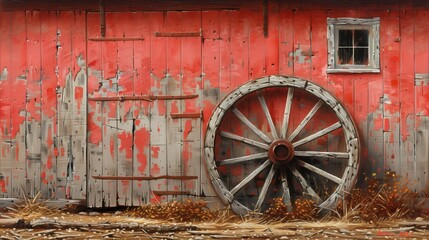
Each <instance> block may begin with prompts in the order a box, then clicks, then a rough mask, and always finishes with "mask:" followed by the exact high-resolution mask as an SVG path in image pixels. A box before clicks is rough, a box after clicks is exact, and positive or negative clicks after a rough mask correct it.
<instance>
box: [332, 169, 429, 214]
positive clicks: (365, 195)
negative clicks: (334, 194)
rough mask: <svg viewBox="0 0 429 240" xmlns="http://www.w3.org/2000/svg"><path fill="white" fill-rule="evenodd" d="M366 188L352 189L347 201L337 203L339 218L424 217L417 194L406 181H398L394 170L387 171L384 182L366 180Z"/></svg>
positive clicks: (371, 179)
mask: <svg viewBox="0 0 429 240" xmlns="http://www.w3.org/2000/svg"><path fill="white" fill-rule="evenodd" d="M366 182H367V183H368V184H367V188H366V189H365V190H362V189H358V188H357V189H354V190H353V191H352V192H351V193H350V197H349V198H348V199H347V201H346V204H340V205H339V207H338V209H337V214H338V213H340V212H341V213H342V214H341V215H339V216H338V217H339V218H341V219H343V220H348V221H364V222H371V221H373V222H375V221H384V220H397V219H413V218H416V217H419V216H422V217H425V215H426V214H425V211H423V210H424V209H422V207H421V205H420V204H419V203H418V199H417V198H418V194H417V193H416V192H414V191H412V190H411V189H410V188H409V185H410V183H409V181H405V182H401V181H400V178H399V177H398V176H397V175H395V174H394V173H389V172H388V173H386V177H385V179H384V181H383V182H381V181H379V180H376V179H373V178H370V179H366Z"/></svg>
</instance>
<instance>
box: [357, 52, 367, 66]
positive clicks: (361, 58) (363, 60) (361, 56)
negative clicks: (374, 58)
mask: <svg viewBox="0 0 429 240" xmlns="http://www.w3.org/2000/svg"><path fill="white" fill-rule="evenodd" d="M354 59H355V64H356V65H368V48H355V56H354Z"/></svg>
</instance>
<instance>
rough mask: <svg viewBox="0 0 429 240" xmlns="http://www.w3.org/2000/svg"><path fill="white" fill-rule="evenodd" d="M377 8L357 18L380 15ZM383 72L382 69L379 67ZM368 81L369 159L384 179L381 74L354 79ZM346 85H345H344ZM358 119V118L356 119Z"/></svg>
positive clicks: (360, 13) (383, 46)
mask: <svg viewBox="0 0 429 240" xmlns="http://www.w3.org/2000/svg"><path fill="white" fill-rule="evenodd" d="M380 14H382V12H381V11H379V10H362V11H358V17H359V18H373V17H380ZM383 37H384V36H383V30H380V38H383ZM385 44H386V41H383V40H380V48H381V49H383V48H385V46H386V45H385ZM383 58H384V52H380V59H383ZM380 71H381V72H383V70H382V69H380ZM362 80H363V81H367V82H368V111H369V112H368V117H367V119H368V129H369V133H368V135H369V138H368V152H369V157H368V158H369V160H370V161H371V162H372V164H371V168H372V172H373V173H376V174H377V178H379V179H384V176H385V172H386V168H385V162H384V160H383V158H384V136H383V135H384V132H383V131H384V130H383V111H382V104H381V101H380V99H381V98H382V97H383V75H382V73H381V74H360V75H359V79H357V80H355V81H362ZM344 87H346V85H344ZM358 121H359V120H358Z"/></svg>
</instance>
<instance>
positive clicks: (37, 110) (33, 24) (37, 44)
mask: <svg viewBox="0 0 429 240" xmlns="http://www.w3.org/2000/svg"><path fill="white" fill-rule="evenodd" d="M26 19H27V39H28V40H27V71H28V75H27V76H28V77H27V98H28V101H27V105H26V124H27V126H26V142H27V143H31V144H27V176H28V181H29V182H28V184H29V186H30V187H29V189H28V193H29V194H30V195H31V196H35V195H36V194H37V193H38V192H39V191H40V187H41V185H40V184H41V181H40V180H41V176H40V173H41V94H42V93H41V23H40V21H41V20H40V12H26Z"/></svg>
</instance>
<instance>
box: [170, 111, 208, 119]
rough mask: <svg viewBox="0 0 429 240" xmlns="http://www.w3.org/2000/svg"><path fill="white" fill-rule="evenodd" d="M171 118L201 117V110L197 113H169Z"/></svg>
mask: <svg viewBox="0 0 429 240" xmlns="http://www.w3.org/2000/svg"><path fill="white" fill-rule="evenodd" d="M170 116H171V118H173V119H177V118H201V116H202V114H201V112H197V113H171V114H170Z"/></svg>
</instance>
